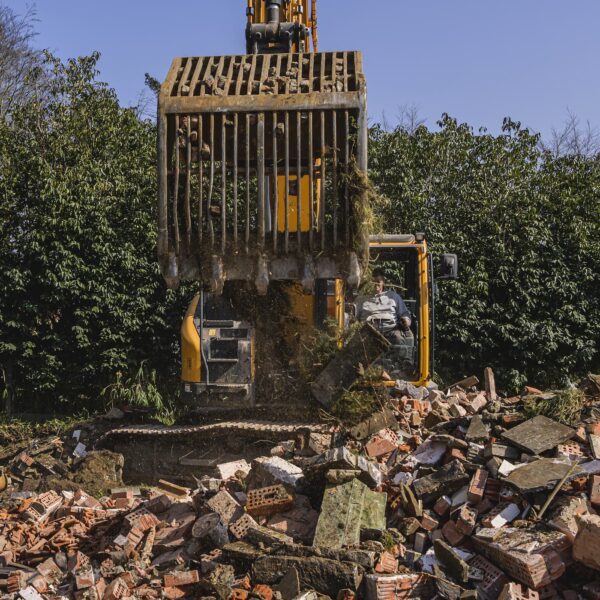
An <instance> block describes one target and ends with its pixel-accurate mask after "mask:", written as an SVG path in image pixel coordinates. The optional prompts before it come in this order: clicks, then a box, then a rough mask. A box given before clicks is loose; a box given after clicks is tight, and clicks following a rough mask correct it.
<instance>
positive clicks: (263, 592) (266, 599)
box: [252, 584, 273, 600]
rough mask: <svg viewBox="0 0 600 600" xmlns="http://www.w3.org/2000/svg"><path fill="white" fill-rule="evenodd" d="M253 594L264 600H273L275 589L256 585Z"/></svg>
mask: <svg viewBox="0 0 600 600" xmlns="http://www.w3.org/2000/svg"><path fill="white" fill-rule="evenodd" d="M252 593H253V594H257V595H258V596H260V597H261V598H263V600H272V598H273V589H272V588H270V587H269V586H268V585H263V584H259V585H255V586H254V587H253V588H252Z"/></svg>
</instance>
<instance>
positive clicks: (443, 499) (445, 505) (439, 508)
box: [433, 496, 452, 517]
mask: <svg viewBox="0 0 600 600" xmlns="http://www.w3.org/2000/svg"><path fill="white" fill-rule="evenodd" d="M451 507H452V500H450V498H449V497H448V496H440V497H439V498H438V499H437V501H436V503H435V504H434V505H433V510H434V511H435V512H436V513H437V514H438V515H440V517H442V516H444V515H445V514H446V513H447V512H448V511H449V510H450V508H451Z"/></svg>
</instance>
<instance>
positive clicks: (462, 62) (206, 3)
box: [0, 0, 600, 134]
mask: <svg viewBox="0 0 600 600" xmlns="http://www.w3.org/2000/svg"><path fill="white" fill-rule="evenodd" d="M0 4H5V5H8V6H10V7H12V8H13V9H14V10H16V11H18V12H20V11H23V10H24V9H25V6H26V4H27V0H0ZM34 5H35V6H36V8H37V13H38V18H39V23H38V24H37V29H38V31H39V37H38V40H37V43H38V45H40V46H43V47H46V48H49V49H50V50H52V51H54V52H55V53H57V54H58V55H59V56H61V57H62V58H67V57H71V56H77V55H82V54H88V53H90V52H91V51H93V50H98V51H100V52H101V53H102V60H101V63H100V68H101V71H102V79H104V80H105V81H107V82H108V83H109V84H110V85H111V86H113V87H115V88H116V89H117V91H118V93H119V97H120V98H121V100H122V101H123V102H124V103H126V104H134V103H135V102H136V100H137V98H138V97H139V94H140V92H141V91H142V90H143V88H144V73H145V72H150V73H151V74H153V75H154V76H156V77H157V78H158V79H162V77H163V76H164V75H165V74H166V72H167V69H168V66H169V63H170V61H171V59H172V58H173V57H174V56H178V55H212V54H214V55H218V54H236V53H243V51H244V26H245V16H244V14H245V6H246V2H245V0H216V1H215V0H171V1H168V0H120V1H117V0H37V2H34ZM599 23H600V2H599V1H598V0H570V1H569V0H419V1H417V0H412V1H409V0H378V1H377V2H374V1H371V2H368V1H365V0H320V8H319V26H320V29H319V40H320V48H321V49H322V50H354V49H360V50H362V51H363V53H364V62H365V69H366V73H367V78H368V85H369V114H370V118H371V121H377V120H381V118H382V115H383V114H385V115H386V117H387V120H388V121H389V122H391V123H393V122H394V121H395V119H396V116H397V114H398V112H399V107H401V106H403V105H416V106H418V108H419V112H420V115H421V116H422V117H424V118H426V119H427V123H428V124H429V125H434V124H435V121H436V120H437V119H438V118H439V116H440V115H441V114H442V113H443V112H448V113H450V114H451V115H452V116H455V117H457V118H458V119H459V120H462V121H467V122H469V123H470V124H471V125H473V126H475V127H480V126H486V127H488V128H489V129H490V130H491V131H498V129H499V127H500V125H501V123H502V119H503V117H505V116H508V115H510V116H511V117H512V118H513V119H516V120H519V121H521V122H523V123H524V124H526V125H527V126H529V127H531V128H532V129H534V130H536V131H541V132H542V133H543V134H548V133H549V131H550V130H551V129H552V127H560V125H561V123H563V121H564V120H565V118H566V116H567V110H568V109H569V110H570V111H571V112H573V113H574V114H576V115H578V116H579V117H580V118H581V119H582V120H584V121H585V120H589V121H591V123H592V124H593V125H594V126H600V77H599V76H598V75H599V64H600V59H599V57H600V35H598V24H599Z"/></svg>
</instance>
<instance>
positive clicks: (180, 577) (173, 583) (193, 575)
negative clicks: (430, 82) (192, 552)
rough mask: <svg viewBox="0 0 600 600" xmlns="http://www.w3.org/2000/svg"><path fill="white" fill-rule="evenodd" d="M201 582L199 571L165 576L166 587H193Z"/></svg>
mask: <svg viewBox="0 0 600 600" xmlns="http://www.w3.org/2000/svg"><path fill="white" fill-rule="evenodd" d="M199 581H200V575H199V574H198V571H174V572H173V573H169V574H168V575H165V587H179V586H185V585H193V584H194V583H198V582H199Z"/></svg>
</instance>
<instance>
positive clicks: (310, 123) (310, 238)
mask: <svg viewBox="0 0 600 600" xmlns="http://www.w3.org/2000/svg"><path fill="white" fill-rule="evenodd" d="M313 163H314V158H313V113H312V111H309V113H308V189H309V203H310V206H309V209H310V211H309V223H308V227H309V230H308V245H309V248H310V250H311V251H312V250H313V244H314V240H313V229H314V228H315V185H314V184H315V174H314V164H313Z"/></svg>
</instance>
